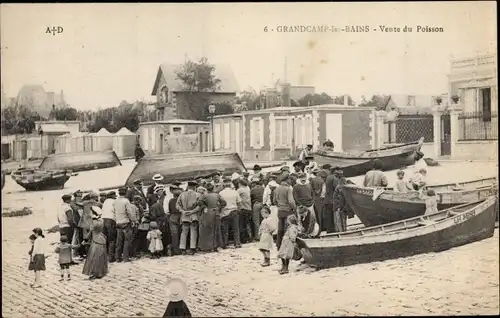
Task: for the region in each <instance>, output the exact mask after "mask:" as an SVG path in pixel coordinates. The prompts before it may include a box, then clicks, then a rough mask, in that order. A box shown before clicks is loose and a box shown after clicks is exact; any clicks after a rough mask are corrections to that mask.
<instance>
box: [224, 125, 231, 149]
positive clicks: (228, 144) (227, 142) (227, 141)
mask: <svg viewBox="0 0 500 318" xmlns="http://www.w3.org/2000/svg"><path fill="white" fill-rule="evenodd" d="M229 127H230V126H229V123H224V149H229V148H231V131H230V129H229Z"/></svg>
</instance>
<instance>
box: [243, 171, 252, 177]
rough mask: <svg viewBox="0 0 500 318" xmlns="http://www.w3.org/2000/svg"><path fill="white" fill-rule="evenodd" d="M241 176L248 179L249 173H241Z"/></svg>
mask: <svg viewBox="0 0 500 318" xmlns="http://www.w3.org/2000/svg"><path fill="white" fill-rule="evenodd" d="M241 174H242V175H243V176H244V177H248V176H249V175H250V172H248V171H243V172H242V173H241Z"/></svg>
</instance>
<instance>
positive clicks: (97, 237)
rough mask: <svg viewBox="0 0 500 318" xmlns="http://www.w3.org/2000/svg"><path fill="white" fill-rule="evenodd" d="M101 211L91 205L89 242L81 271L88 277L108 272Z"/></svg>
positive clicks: (100, 275) (98, 276)
mask: <svg viewBox="0 0 500 318" xmlns="http://www.w3.org/2000/svg"><path fill="white" fill-rule="evenodd" d="M101 214H102V211H101V209H100V208H99V207H97V206H92V225H91V231H92V236H91V243H90V248H89V252H88V255H87V259H86V260H85V264H84V265H83V271H82V273H83V274H85V275H88V276H89V279H91V280H92V279H95V278H102V277H104V276H105V275H106V274H107V273H108V253H107V251H106V236H105V235H104V233H103V228H104V222H103V220H102V218H101Z"/></svg>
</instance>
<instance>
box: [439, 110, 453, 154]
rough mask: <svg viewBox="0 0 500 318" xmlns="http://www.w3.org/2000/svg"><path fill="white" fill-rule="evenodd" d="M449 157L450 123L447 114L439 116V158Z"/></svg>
mask: <svg viewBox="0 0 500 318" xmlns="http://www.w3.org/2000/svg"><path fill="white" fill-rule="evenodd" d="M450 155H451V121H450V115H449V114H443V115H441V156H450Z"/></svg>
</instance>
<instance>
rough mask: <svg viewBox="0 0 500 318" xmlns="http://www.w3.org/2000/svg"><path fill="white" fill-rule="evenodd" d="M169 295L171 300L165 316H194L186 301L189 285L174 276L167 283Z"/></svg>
mask: <svg viewBox="0 0 500 318" xmlns="http://www.w3.org/2000/svg"><path fill="white" fill-rule="evenodd" d="M167 296H168V299H169V300H170V301H169V302H168V305H167V308H166V309H165V313H164V314H163V317H192V316H191V312H190V311H189V308H188V306H187V305H186V303H185V302H184V298H185V297H186V296H187V285H186V284H185V283H184V281H182V280H181V279H178V278H174V279H172V280H170V281H169V282H168V283H167Z"/></svg>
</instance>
